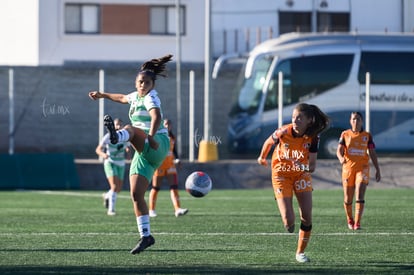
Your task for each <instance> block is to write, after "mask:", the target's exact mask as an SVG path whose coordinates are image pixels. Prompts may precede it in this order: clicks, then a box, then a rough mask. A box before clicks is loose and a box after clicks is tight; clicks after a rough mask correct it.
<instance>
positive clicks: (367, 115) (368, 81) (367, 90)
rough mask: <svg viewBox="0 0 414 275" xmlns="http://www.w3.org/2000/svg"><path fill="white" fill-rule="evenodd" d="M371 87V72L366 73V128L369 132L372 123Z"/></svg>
mask: <svg viewBox="0 0 414 275" xmlns="http://www.w3.org/2000/svg"><path fill="white" fill-rule="evenodd" d="M370 87H371V75H370V73H366V74H365V130H366V131H367V132H369V131H370V127H369V126H370V123H371V118H370V114H371V110H370V94H371V91H370Z"/></svg>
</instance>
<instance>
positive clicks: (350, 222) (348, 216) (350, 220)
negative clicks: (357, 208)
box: [344, 202, 355, 230]
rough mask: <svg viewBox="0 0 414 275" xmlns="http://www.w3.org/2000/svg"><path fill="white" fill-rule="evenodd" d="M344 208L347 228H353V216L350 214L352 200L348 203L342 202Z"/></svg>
mask: <svg viewBox="0 0 414 275" xmlns="http://www.w3.org/2000/svg"><path fill="white" fill-rule="evenodd" d="M344 209H345V214H346V219H347V222H348V227H349V229H351V230H352V229H354V224H355V222H354V218H353V215H352V202H350V203H347V202H344Z"/></svg>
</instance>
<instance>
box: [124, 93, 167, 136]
mask: <svg viewBox="0 0 414 275" xmlns="http://www.w3.org/2000/svg"><path fill="white" fill-rule="evenodd" d="M127 98H128V103H129V104H130V107H129V119H130V120H131V124H132V126H134V127H137V128H139V129H141V130H143V131H145V132H146V133H147V134H148V132H149V130H150V128H151V116H150V114H149V110H151V109H152V108H159V109H160V113H161V120H162V116H163V115H162V109H161V101H160V99H159V97H158V93H157V91H156V90H151V91H150V92H149V93H148V94H146V95H145V96H143V97H140V96H139V95H138V92H133V93H130V94H128V95H127ZM167 133H168V130H167V128H165V127H164V124H163V123H161V124H160V126H159V127H158V130H157V134H167Z"/></svg>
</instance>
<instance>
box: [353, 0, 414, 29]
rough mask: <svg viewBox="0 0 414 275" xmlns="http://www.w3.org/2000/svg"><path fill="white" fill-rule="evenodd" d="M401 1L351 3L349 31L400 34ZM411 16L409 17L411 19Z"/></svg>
mask: <svg viewBox="0 0 414 275" xmlns="http://www.w3.org/2000/svg"><path fill="white" fill-rule="evenodd" d="M402 16H403V14H402V7H401V1H400V0H399V1H397V0H363V1H353V2H352V11H351V30H352V31H355V30H358V31H359V32H361V31H364V32H384V31H385V30H387V31H388V32H401V31H403V28H402V22H401V21H402ZM412 16H413V14H412V15H411V17H412Z"/></svg>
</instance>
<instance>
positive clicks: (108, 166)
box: [104, 161, 125, 180]
mask: <svg viewBox="0 0 414 275" xmlns="http://www.w3.org/2000/svg"><path fill="white" fill-rule="evenodd" d="M104 170H105V175H106V177H107V178H109V177H118V178H119V179H120V180H124V175H125V166H119V165H116V164H113V163H111V162H109V161H108V162H105V163H104Z"/></svg>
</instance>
